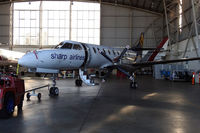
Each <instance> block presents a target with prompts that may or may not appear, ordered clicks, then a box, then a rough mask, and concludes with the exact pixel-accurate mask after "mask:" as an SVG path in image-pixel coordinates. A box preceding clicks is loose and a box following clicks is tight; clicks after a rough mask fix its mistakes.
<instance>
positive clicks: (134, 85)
mask: <svg viewBox="0 0 200 133" xmlns="http://www.w3.org/2000/svg"><path fill="white" fill-rule="evenodd" d="M130 88H132V89H137V88H138V84H137V82H131V83H130Z"/></svg>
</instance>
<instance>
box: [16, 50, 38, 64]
mask: <svg viewBox="0 0 200 133" xmlns="http://www.w3.org/2000/svg"><path fill="white" fill-rule="evenodd" d="M18 64H19V65H21V66H24V67H28V68H33V67H36V58H35V56H34V54H33V52H29V53H27V54H25V55H24V56H22V57H21V58H20V59H19V60H18Z"/></svg>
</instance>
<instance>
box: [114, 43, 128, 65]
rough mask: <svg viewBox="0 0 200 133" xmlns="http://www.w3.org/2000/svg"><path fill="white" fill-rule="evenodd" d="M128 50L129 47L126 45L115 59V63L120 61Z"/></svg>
mask: <svg viewBox="0 0 200 133" xmlns="http://www.w3.org/2000/svg"><path fill="white" fill-rule="evenodd" d="M128 49H129V46H128V45H127V46H126V48H125V49H124V50H123V51H122V52H121V54H120V55H119V57H118V58H117V60H116V63H117V62H119V61H120V59H121V58H122V57H123V56H124V55H125V53H126V52H127V50H128Z"/></svg>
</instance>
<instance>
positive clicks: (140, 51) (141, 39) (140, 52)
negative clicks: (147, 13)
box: [135, 32, 144, 61]
mask: <svg viewBox="0 0 200 133" xmlns="http://www.w3.org/2000/svg"><path fill="white" fill-rule="evenodd" d="M143 44H144V33H143V32H142V33H141V34H140V40H139V42H138V44H137V46H136V48H142V47H143ZM141 59H142V50H139V51H137V54H136V58H135V61H138V60H141Z"/></svg>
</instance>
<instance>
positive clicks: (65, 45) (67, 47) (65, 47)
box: [61, 43, 72, 49]
mask: <svg viewBox="0 0 200 133" xmlns="http://www.w3.org/2000/svg"><path fill="white" fill-rule="evenodd" d="M71 48H72V44H71V43H65V44H64V45H63V46H62V47H61V49H71Z"/></svg>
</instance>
